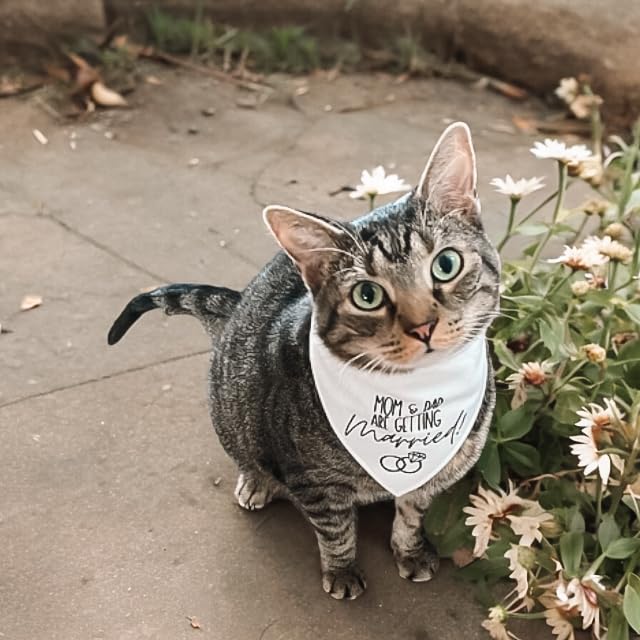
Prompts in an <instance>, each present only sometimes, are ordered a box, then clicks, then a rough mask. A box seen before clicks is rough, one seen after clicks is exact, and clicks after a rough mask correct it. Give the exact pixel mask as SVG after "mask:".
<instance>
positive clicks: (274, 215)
mask: <svg viewBox="0 0 640 640" xmlns="http://www.w3.org/2000/svg"><path fill="white" fill-rule="evenodd" d="M262 215H263V217H264V221H265V223H266V224H267V226H268V227H269V229H270V230H271V233H273V235H274V236H275V238H276V240H277V241H278V244H279V245H280V246H281V247H282V248H283V249H284V250H285V252H286V253H287V254H288V255H289V257H290V258H291V259H292V260H293V262H294V263H295V264H296V265H297V267H298V269H300V273H301V274H302V278H303V280H304V281H305V283H306V285H307V286H308V287H309V289H311V291H313V292H315V291H317V289H318V288H319V287H320V285H321V284H322V280H323V279H324V268H323V267H324V265H325V264H326V262H327V261H328V259H329V258H330V257H331V253H332V252H334V251H340V250H339V249H337V246H336V243H337V242H339V239H340V237H343V236H344V235H345V231H344V230H343V229H341V228H340V227H339V226H338V225H336V224H334V223H333V222H331V221H330V220H327V219H326V218H321V217H320V216H314V215H311V214H309V213H302V212H301V211H296V210H295V209H289V207H282V206H280V205H271V206H269V207H266V208H265V210H264V211H263V212H262Z"/></svg>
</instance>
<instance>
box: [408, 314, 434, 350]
mask: <svg viewBox="0 0 640 640" xmlns="http://www.w3.org/2000/svg"><path fill="white" fill-rule="evenodd" d="M438 321H439V318H436V319H435V320H433V321H432V322H428V323H426V324H423V325H421V326H420V327H417V328H415V329H413V330H412V331H410V332H409V335H410V336H411V337H412V338H414V339H415V340H419V341H420V342H422V344H424V346H425V347H426V352H425V353H431V352H432V351H434V349H433V347H432V346H431V338H432V337H433V334H434V332H435V330H436V327H437V326H438Z"/></svg>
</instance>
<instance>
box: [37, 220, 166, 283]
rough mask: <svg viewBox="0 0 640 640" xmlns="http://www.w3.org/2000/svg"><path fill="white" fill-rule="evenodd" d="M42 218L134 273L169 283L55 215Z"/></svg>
mask: <svg viewBox="0 0 640 640" xmlns="http://www.w3.org/2000/svg"><path fill="white" fill-rule="evenodd" d="M42 217H43V218H46V219H48V220H52V221H53V222H55V223H56V224H57V225H58V226H59V227H60V228H61V229H63V230H64V231H68V232H69V233H71V234H73V235H74V236H76V237H77V238H80V239H81V240H84V241H85V242H88V243H89V244H90V245H91V246H93V247H95V248H96V249H100V251H104V252H105V253H107V254H108V255H110V256H111V257H112V258H115V259H116V260H119V261H120V262H123V263H124V264H126V265H127V266H129V267H131V268H132V269H135V270H136V271H139V272H140V273H144V274H145V275H146V276H149V277H150V278H152V279H154V280H156V281H157V282H169V279H168V278H164V277H163V276H161V275H158V274H157V273H154V272H153V271H149V269H145V267H143V266H142V265H139V264H138V263H137V262H134V261H133V260H130V259H129V258H126V257H125V256H121V255H120V254H119V253H118V252H117V251H115V250H114V249H112V248H111V247H108V246H107V245H105V244H102V243H101V242H98V241H97V240H95V239H94V238H92V237H91V236H88V235H86V234H84V233H82V231H78V229H75V228H74V227H72V226H71V225H70V224H68V223H66V222H65V221H64V220H61V219H60V218H57V217H56V216H55V214H53V213H52V212H49V213H46V214H44V215H43V216H42Z"/></svg>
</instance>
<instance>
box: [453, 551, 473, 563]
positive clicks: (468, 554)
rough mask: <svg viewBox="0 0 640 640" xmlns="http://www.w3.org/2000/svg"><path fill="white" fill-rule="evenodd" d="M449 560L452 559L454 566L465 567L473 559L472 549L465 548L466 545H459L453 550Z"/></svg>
mask: <svg viewBox="0 0 640 640" xmlns="http://www.w3.org/2000/svg"><path fill="white" fill-rule="evenodd" d="M451 560H453V564H455V565H456V567H466V566H467V565H468V564H471V563H472V562H473V560H474V558H473V551H472V550H471V549H467V547H460V548H459V549H456V550H455V551H454V552H453V555H452V556H451Z"/></svg>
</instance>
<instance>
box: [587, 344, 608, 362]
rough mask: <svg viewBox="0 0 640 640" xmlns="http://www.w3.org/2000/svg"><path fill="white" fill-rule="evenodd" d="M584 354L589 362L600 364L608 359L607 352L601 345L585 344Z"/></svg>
mask: <svg viewBox="0 0 640 640" xmlns="http://www.w3.org/2000/svg"><path fill="white" fill-rule="evenodd" d="M582 352H583V353H584V355H585V356H586V357H587V360H589V361H590V362H594V363H596V364H600V363H601V362H604V361H605V360H606V359H607V352H606V351H605V350H604V349H603V348H602V347H601V346H600V345H599V344H585V345H584V346H583V347H582Z"/></svg>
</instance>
